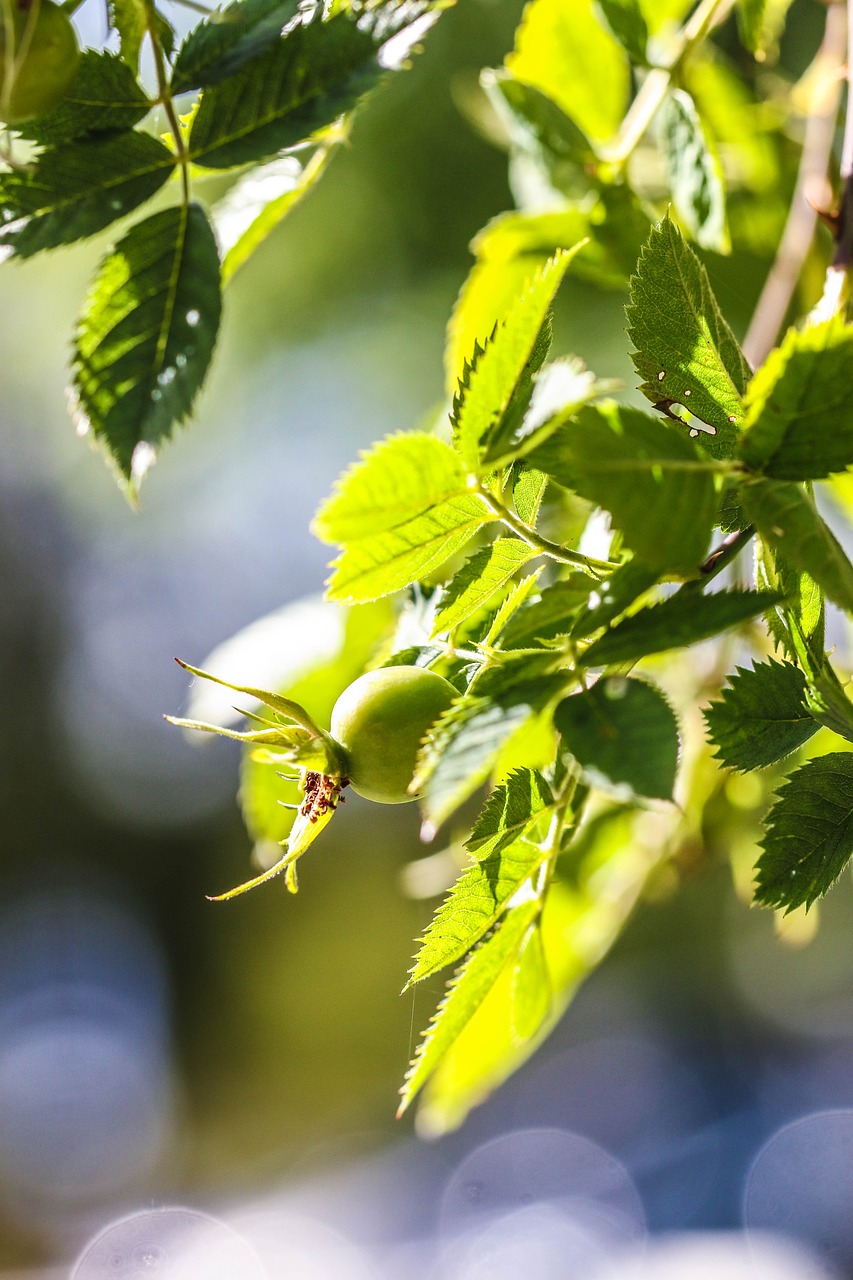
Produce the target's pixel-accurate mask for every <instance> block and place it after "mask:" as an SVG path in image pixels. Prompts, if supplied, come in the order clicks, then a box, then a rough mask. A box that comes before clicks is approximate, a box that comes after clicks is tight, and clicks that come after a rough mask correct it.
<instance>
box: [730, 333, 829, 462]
mask: <svg viewBox="0 0 853 1280" xmlns="http://www.w3.org/2000/svg"><path fill="white" fill-rule="evenodd" d="M851 386H853V325H847V324H844V323H843V322H842V321H841V320H840V319H838V318H837V317H836V318H834V319H832V320H828V321H826V322H825V323H824V324H817V325H811V326H810V327H808V328H806V329H803V330H797V329H789V330H788V332H787V334H786V335H785V339H784V341H783V342H782V345H781V346H780V347H778V348H777V349H776V350H775V351H771V353H770V355H769V356H768V358H767V360H766V361H765V363H764V364H763V365H762V367H761V368H760V369H759V370H758V372H757V373H756V375H755V377H754V378H753V379H752V382H751V383H750V384H749V389H748V391H747V395H746V424H745V431H744V435H743V438H742V440H741V450H740V451H741V455H742V457H743V459H744V461H745V462H746V463H747V465H748V466H750V467H753V468H754V469H755V470H757V471H763V472H764V474H765V475H768V476H772V477H773V478H774V479H777V480H821V479H823V478H824V477H825V476H828V475H831V474H832V472H834V471H844V470H845V468H846V467H848V466H850V465H851V463H853V396H851Z"/></svg>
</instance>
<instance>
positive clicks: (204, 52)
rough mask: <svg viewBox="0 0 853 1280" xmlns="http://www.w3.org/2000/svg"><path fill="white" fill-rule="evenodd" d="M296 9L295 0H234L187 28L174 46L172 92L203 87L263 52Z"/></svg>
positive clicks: (297, 2)
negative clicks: (185, 32) (181, 40)
mask: <svg viewBox="0 0 853 1280" xmlns="http://www.w3.org/2000/svg"><path fill="white" fill-rule="evenodd" d="M298 10H299V0H234V3H232V4H228V5H225V7H224V8H222V9H216V10H215V11H214V12H213V13H212V14H211V15H210V17H209V18H204V19H202V21H201V22H199V23H197V25H196V26H195V27H193V29H192V31H190V33H189V35H188V36H187V38H186V40H185V41H184V42H183V44H182V45H181V47H180V49H179V50H178V54H177V57H176V58H175V66H174V70H173V72H172V92H173V93H186V91H187V90H188V89H203V88H205V87H206V86H207V85H211V84H216V83H217V81H219V80H223V79H224V78H225V77H226V76H230V75H233V74H234V72H235V71H239V69H240V68H241V67H242V66H243V65H244V63H246V62H250V61H251V60H252V59H253V58H256V57H258V55H259V54H261V53H263V52H264V50H265V49H266V48H267V46H268V45H270V44H273V43H274V42H275V41H276V40H278V38H279V37H280V35H281V32H282V29H283V28H284V26H285V25H286V24H287V23H288V22H290V21H291V19H292V18H293V17H294V16H295V15H296V14H297V12H298Z"/></svg>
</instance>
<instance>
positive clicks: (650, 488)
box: [528, 404, 717, 573]
mask: <svg viewBox="0 0 853 1280" xmlns="http://www.w3.org/2000/svg"><path fill="white" fill-rule="evenodd" d="M528 459H529V462H530V464H531V466H534V467H538V468H539V470H541V471H544V472H545V473H546V474H547V475H549V476H551V478H552V479H554V480H557V481H558V482H559V483H560V484H563V485H566V486H567V487H568V488H570V489H573V490H574V492H576V493H579V494H580V496H581V497H582V498H586V499H588V500H589V501H590V502H594V503H596V504H597V505H598V506H601V507H604V508H605V510H607V511H609V512H610V513H611V515H612V517H613V523H614V524H615V525H616V527H617V528H619V529H621V530H622V532H623V534H624V538H625V542H626V543H627V545H628V546H629V547H630V548H631V550H632V551H633V552H634V554H635V556H636V557H637V559H639V560H642V561H643V563H644V564H646V565H648V566H649V567H650V568H652V569H657V570H659V571H660V572H669V573H680V572H689V571H690V570H692V569H695V568H697V567H698V565H699V564H701V562H702V559H703V557H704V555H705V552H706V550H707V546H708V541H709V539H710V536H711V529H712V526H713V523H714V516H715V514H716V510H717V494H716V487H715V484H714V477H713V474H712V471H711V469H710V468H711V465H712V464H709V462H708V459H707V458H704V457H703V456H702V455H701V454H700V453H699V452H698V450H697V449H696V448H694V446H693V445H692V444H691V442H690V441H689V440H687V439H685V438H684V437H683V436H679V435H678V434H676V432H674V431H671V430H670V429H669V428H668V427H666V426H664V425H663V423H661V422H659V421H658V420H657V419H656V418H652V417H650V415H649V414H646V413H642V412H641V411H640V410H639V409H633V408H630V407H628V406H626V405H616V404H611V405H606V406H604V405H602V406H592V405H589V406H587V407H586V408H584V409H582V410H581V411H580V413H579V414H578V415H577V417H576V418H575V419H574V420H573V421H572V422H570V423H568V424H566V426H565V427H564V428H563V429H562V430H561V431H559V432H557V433H556V434H555V435H553V436H551V438H550V439H549V440H548V441H547V442H546V443H545V444H543V445H540V446H539V447H538V448H536V449H534V450H533V452H532V453H530V454H529V455H528Z"/></svg>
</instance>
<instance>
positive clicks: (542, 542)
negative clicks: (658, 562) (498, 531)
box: [476, 485, 619, 576]
mask: <svg viewBox="0 0 853 1280" xmlns="http://www.w3.org/2000/svg"><path fill="white" fill-rule="evenodd" d="M476 492H477V493H479V495H480V497H481V498H482V499H483V501H484V502H485V504H486V506H487V507H488V508H489V510H490V511H492V512H493V513H494V515H496V516H497V517H498V519H499V520H500V521H501V522H502V523H503V524H505V525H506V527H507V528H508V529H511V530H512V532H513V533H514V534H515V535H516V536H517V537H519V538H521V540H522V542H526V543H527V545H528V546H529V547H533V548H534V549H535V550H536V551H539V552H541V553H542V555H543V556H550V558H551V559H552V560H559V561H560V562H561V563H562V564H576V565H579V566H580V567H581V568H582V569H588V570H590V571H591V572H592V573H594V574H595V575H596V576H597V575H598V574H600V573H612V572H613V570H614V569H618V568H619V566H618V565H617V564H612V563H611V562H610V561H609V560H596V559H594V557H593V556H585V555H582V554H581V552H580V551H571V550H570V549H569V548H568V547H562V546H560V544H559V543H558V542H551V540H550V538H543V537H542V535H541V534H540V533H537V532H536V530H535V529H534V528H532V527H531V526H530V525H529V524H525V523H524V521H523V520H520V519H519V518H518V516H516V515H513V513H512V512H511V511H510V509H509V507H506V506H504V504H503V503H502V502H501V501H500V499H499V498H496V497H495V495H494V494H493V493H490V492H489V490H488V489H487V488H486V487H485V486H484V485H479V486H478V487H477V490H476Z"/></svg>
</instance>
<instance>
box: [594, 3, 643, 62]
mask: <svg viewBox="0 0 853 1280" xmlns="http://www.w3.org/2000/svg"><path fill="white" fill-rule="evenodd" d="M598 7H599V8H600V9H601V12H602V13H603V14H604V19H605V22H606V23H607V25H608V27H609V28H610V30H611V31H612V32H613V34H614V35H615V37H616V39H617V40H618V41H619V43H620V44H621V45H622V47H623V49H625V51H626V52H627V53H628V55H629V57H630V58H631V61H632V62H639V63H641V64H642V63H645V61H646V45H647V44H648V42H649V32H648V28H647V27H646V20H645V18H644V17H643V11H642V9H641V8H640V5H639V3H638V0H598Z"/></svg>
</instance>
